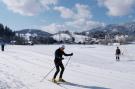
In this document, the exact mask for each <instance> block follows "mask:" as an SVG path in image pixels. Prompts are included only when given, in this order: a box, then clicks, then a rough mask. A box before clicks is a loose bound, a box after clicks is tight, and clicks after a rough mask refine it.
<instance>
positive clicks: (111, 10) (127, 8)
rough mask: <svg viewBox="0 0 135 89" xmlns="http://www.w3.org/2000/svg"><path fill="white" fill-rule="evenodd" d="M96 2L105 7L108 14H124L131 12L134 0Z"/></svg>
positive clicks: (134, 4) (134, 3)
mask: <svg viewBox="0 0 135 89" xmlns="http://www.w3.org/2000/svg"><path fill="white" fill-rule="evenodd" d="M98 4H99V5H100V6H104V7H106V8H107V9H108V12H107V14H108V15H110V16H124V15H128V14H130V13H132V11H133V8H134V6H135V0H98Z"/></svg>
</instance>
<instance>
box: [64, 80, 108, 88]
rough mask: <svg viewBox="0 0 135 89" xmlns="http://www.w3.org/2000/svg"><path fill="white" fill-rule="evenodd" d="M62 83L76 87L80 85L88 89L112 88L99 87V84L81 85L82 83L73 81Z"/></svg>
mask: <svg viewBox="0 0 135 89" xmlns="http://www.w3.org/2000/svg"><path fill="white" fill-rule="evenodd" d="M62 84H63V85H70V86H74V87H80V88H87V89H110V88H104V87H97V86H87V85H81V84H76V83H71V82H65V83H62Z"/></svg>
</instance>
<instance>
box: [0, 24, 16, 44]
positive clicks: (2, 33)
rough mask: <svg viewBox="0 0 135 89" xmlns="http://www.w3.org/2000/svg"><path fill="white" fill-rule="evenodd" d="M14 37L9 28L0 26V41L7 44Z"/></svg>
mask: <svg viewBox="0 0 135 89" xmlns="http://www.w3.org/2000/svg"><path fill="white" fill-rule="evenodd" d="M14 37H15V32H14V31H12V30H11V29H10V28H9V27H7V26H4V25H3V24H0V41H4V42H7V43H9V42H10V41H11V40H13V39H14Z"/></svg>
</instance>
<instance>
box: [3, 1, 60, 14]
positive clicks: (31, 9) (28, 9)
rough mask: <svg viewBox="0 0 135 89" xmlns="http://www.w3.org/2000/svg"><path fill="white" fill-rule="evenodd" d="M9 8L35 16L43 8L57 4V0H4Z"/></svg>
mask: <svg viewBox="0 0 135 89" xmlns="http://www.w3.org/2000/svg"><path fill="white" fill-rule="evenodd" d="M2 1H3V3H4V4H5V5H6V6H7V8H8V9H9V10H11V11H13V12H15V13H19V14H21V15H27V16H33V15H36V14H38V13H40V12H41V11H43V10H48V9H49V8H50V5H55V4H57V2H58V1H57V0H2Z"/></svg>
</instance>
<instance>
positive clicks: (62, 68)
mask: <svg viewBox="0 0 135 89" xmlns="http://www.w3.org/2000/svg"><path fill="white" fill-rule="evenodd" d="M60 68H61V72H60V77H59V78H61V79H62V76H63V72H64V70H65V68H64V65H63V63H62V62H61V63H60Z"/></svg>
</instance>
